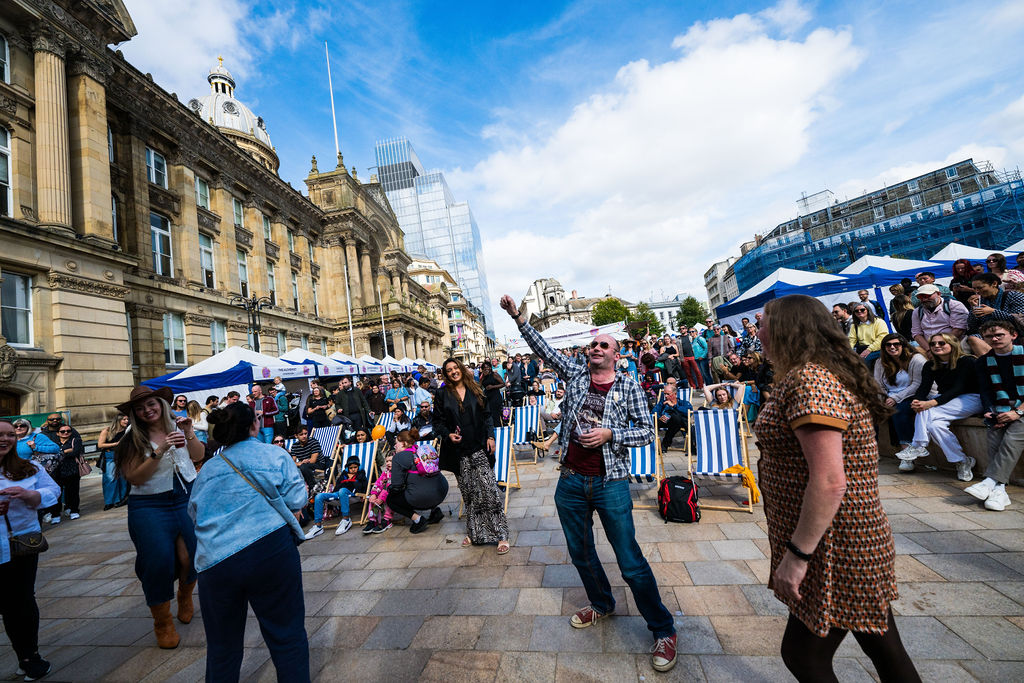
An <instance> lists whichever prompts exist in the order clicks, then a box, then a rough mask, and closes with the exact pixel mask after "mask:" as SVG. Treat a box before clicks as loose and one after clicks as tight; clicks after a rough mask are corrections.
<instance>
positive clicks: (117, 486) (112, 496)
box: [100, 453, 128, 505]
mask: <svg viewBox="0 0 1024 683" xmlns="http://www.w3.org/2000/svg"><path fill="white" fill-rule="evenodd" d="M100 459H101V460H102V461H103V467H102V468H101V469H102V470H103V504H104V505H116V504H117V503H120V502H121V501H122V500H124V497H125V496H127V495H128V480H127V479H125V478H124V477H119V476H115V471H114V470H115V468H114V456H113V454H112V453H104V454H103V455H101V456H100Z"/></svg>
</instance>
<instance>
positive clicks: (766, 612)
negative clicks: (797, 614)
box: [740, 583, 789, 616]
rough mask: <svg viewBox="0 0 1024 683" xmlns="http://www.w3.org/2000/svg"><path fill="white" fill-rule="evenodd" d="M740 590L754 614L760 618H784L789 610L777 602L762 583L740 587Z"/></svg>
mask: <svg viewBox="0 0 1024 683" xmlns="http://www.w3.org/2000/svg"><path fill="white" fill-rule="evenodd" d="M740 590H742V591H743V594H744V595H745V596H747V600H748V601H749V602H750V605H751V606H752V607H753V608H754V612H755V613H757V614H758V615H760V616H785V615H787V614H789V608H788V607H786V606H785V605H784V604H782V603H781V602H779V600H778V599H777V598H776V597H775V593H773V592H772V591H770V590H769V589H768V586H766V585H764V584H762V583H756V584H750V585H746V586H740Z"/></svg>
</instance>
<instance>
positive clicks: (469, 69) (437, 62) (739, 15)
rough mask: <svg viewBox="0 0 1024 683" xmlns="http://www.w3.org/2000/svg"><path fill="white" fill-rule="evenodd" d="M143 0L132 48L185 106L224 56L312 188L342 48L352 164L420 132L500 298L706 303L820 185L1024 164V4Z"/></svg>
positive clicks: (343, 133) (292, 174)
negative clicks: (717, 277) (476, 234)
mask: <svg viewBox="0 0 1024 683" xmlns="http://www.w3.org/2000/svg"><path fill="white" fill-rule="evenodd" d="M126 4H127V6H128V9H129V11H130V12H131V14H132V17H133V18H134V20H135V23H136V25H137V27H138V29H139V36H137V37H136V38H134V39H133V40H132V41H130V42H129V43H127V44H125V45H124V46H122V49H123V50H124V52H125V55H126V56H127V57H128V59H129V60H130V61H132V63H134V64H135V65H136V66H137V67H139V68H140V69H142V70H143V71H149V72H152V73H153V75H154V78H155V79H156V81H157V82H158V83H160V84H161V85H163V86H164V87H165V88H167V89H168V90H171V91H174V92H177V93H178V95H179V98H180V99H182V101H187V100H188V99H189V98H191V97H194V96H197V95H201V94H204V93H205V92H207V89H208V85H207V84H206V80H205V77H206V74H207V73H208V71H209V69H210V67H211V66H212V65H213V64H215V63H216V57H217V55H220V54H222V55H223V56H224V58H225V66H226V67H227V68H228V69H230V70H231V71H232V73H233V74H234V76H235V80H236V81H237V83H238V87H237V90H236V95H237V97H238V98H239V99H241V100H242V101H244V102H246V103H247V104H249V105H250V106H251V108H252V109H253V110H254V111H255V112H256V113H257V114H259V115H261V116H263V117H264V119H265V120H266V121H267V129H268V131H269V132H270V135H271V138H272V139H273V141H274V144H275V145H276V147H277V151H278V154H279V156H280V157H281V161H282V164H281V175H282V177H283V178H285V179H286V180H289V181H290V182H291V183H292V184H293V185H294V186H295V187H297V188H303V189H304V185H303V183H302V179H303V178H304V177H305V175H306V173H307V172H308V170H309V159H310V156H311V155H312V154H316V155H317V157H318V158H319V159H331V158H332V157H333V153H334V150H333V137H332V132H331V120H330V102H329V99H328V87H327V78H326V66H325V64H324V56H323V43H324V41H325V40H326V41H327V42H328V44H329V46H330V49H331V61H332V68H333V76H334V91H335V100H336V106H337V110H338V131H339V137H340V141H341V146H342V152H343V153H344V155H345V160H346V163H347V164H349V165H350V166H355V167H356V168H358V170H359V173H360V176H361V177H364V178H365V177H368V176H369V173H370V167H371V166H373V164H374V157H373V146H374V142H375V141H376V140H377V139H380V138H384V137H390V136H398V135H405V136H407V137H409V138H410V139H411V140H412V142H413V144H414V146H415V147H416V149H417V152H418V153H419V155H420V157H421V159H422V160H423V162H424V164H425V165H426V166H428V167H436V168H441V169H443V170H444V171H445V172H446V174H447V177H448V181H449V185H451V188H452V191H453V193H454V194H455V196H456V197H457V198H458V199H465V200H468V201H470V203H471V204H472V206H473V210H474V213H475V215H476V218H477V222H478V223H479V225H480V228H481V233H482V236H483V240H484V258H485V261H486V267H487V271H488V276H489V279H490V288H491V294H492V297H493V298H494V299H495V300H496V299H497V297H498V296H500V295H501V294H502V293H505V292H507V293H510V294H512V295H513V296H514V297H515V298H517V299H518V298H520V297H522V296H523V294H524V293H525V291H526V287H527V286H528V285H529V283H530V282H531V281H532V280H534V279H536V278H539V277H556V278H558V279H559V280H560V281H561V282H562V284H563V285H564V286H565V287H566V288H567V289H577V290H578V291H579V292H580V293H581V294H583V295H599V294H603V293H605V292H607V291H609V289H610V290H611V291H612V292H613V293H615V294H616V295H618V296H621V297H624V298H626V299H628V300H632V301H636V300H639V299H648V298H650V297H651V295H652V293H653V295H654V296H655V297H656V298H658V297H660V295H661V293H662V292H664V293H665V294H666V295H667V296H672V295H674V294H676V293H678V292H681V291H688V292H693V293H694V294H696V295H698V296H699V297H701V298H704V292H703V285H702V283H703V273H704V271H705V270H706V268H707V267H708V266H709V265H710V264H711V263H712V262H713V261H715V260H719V259H721V258H724V257H725V256H727V255H729V254H733V253H738V251H737V250H738V245H739V244H740V243H741V242H743V241H745V240H749V239H751V237H752V235H753V234H754V233H755V232H765V231H767V230H770V229H771V228H772V227H774V226H775V225H776V224H777V223H779V222H781V221H783V220H787V219H789V218H792V217H794V216H795V215H796V205H795V200H796V199H797V198H798V197H799V196H800V193H801V192H807V193H808V194H810V193H813V192H817V191H819V190H822V189H826V188H828V189H831V190H832V191H834V192H835V193H836V194H837V195H838V196H839V197H840V198H842V197H845V196H854V195H856V194H859V193H860V192H861V191H862V190H865V189H867V190H873V189H877V188H879V187H881V186H882V185H883V183H885V182H896V181H898V180H900V179H902V178H906V177H909V176H912V175H915V174H917V173H919V172H922V171H924V170H927V169H929V168H933V167H937V166H940V165H942V164H944V163H946V162H950V161H955V160H959V159H962V158H965V157H968V156H973V157H974V158H975V159H976V160H990V161H992V162H993V163H994V164H995V166H996V167H997V168H1003V167H1008V168H1012V167H1016V166H1017V165H1018V164H1019V163H1021V160H1022V158H1024V97H1022V95H1024V92H1022V88H1021V85H1022V84H1021V79H1020V76H1019V74H1020V73H1022V66H1024V54H1022V53H1021V51H1020V49H1019V45H1020V44H1021V40H1022V38H1024V3H1022V2H1020V1H1019V0H1018V1H1015V2H1006V1H1000V0H996V1H995V2H991V3H986V4H970V5H967V4H964V3H955V2H944V1H941V0H939V1H935V2H928V3H925V2H903V3H893V2H873V1H870V0H869V1H866V2H865V1H858V2H835V3H826V2H818V3H799V2H796V1H795V0H782V2H780V3H778V4H771V3H749V2H682V1H677V2H659V1H657V0H652V1H650V2H644V3H622V2H586V1H583V2H516V3H480V2H478V3H468V2H466V3H428V2H409V3H399V2H373V3H369V2H367V3H362V2H347V3H316V2H292V3H289V2H273V3H270V2H247V1H246V0H220V1H219V2H217V3H210V2H206V1H205V0H179V1H177V2H174V3H153V2H149V1H148V0H128V1H127V3H126ZM965 8H966V10H965ZM492 308H493V309H494V312H495V313H498V314H499V315H497V316H496V318H495V319H496V320H497V321H498V322H499V326H498V333H499V335H504V334H509V333H511V327H510V326H509V325H507V324H505V321H504V320H503V315H502V314H500V311H499V310H498V309H497V306H496V305H495V306H493V307H492Z"/></svg>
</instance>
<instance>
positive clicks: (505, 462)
mask: <svg viewBox="0 0 1024 683" xmlns="http://www.w3.org/2000/svg"><path fill="white" fill-rule="evenodd" d="M509 465H511V466H512V469H514V470H515V474H516V483H514V484H513V483H511V482H510V481H509V478H508V475H509ZM494 480H495V481H496V482H497V483H498V484H504V485H505V512H508V494H509V489H518V488H522V487H521V486H520V484H519V466H518V465H517V464H516V459H515V458H514V457H513V453H512V427H498V428H497V429H495V430H494ZM459 518H460V519H461V518H462V501H461V500H460V501H459Z"/></svg>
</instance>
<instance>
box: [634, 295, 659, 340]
mask: <svg viewBox="0 0 1024 683" xmlns="http://www.w3.org/2000/svg"><path fill="white" fill-rule="evenodd" d="M627 322H631V323H637V322H645V323H647V331H648V333H650V334H653V335H655V336H656V337H660V336H661V335H663V334H665V326H664V325H662V324H661V321H659V320H658V316H656V315H655V314H654V311H652V310H651V307H650V306H648V305H647V304H645V303H639V304H637V305H636V313H631V314H629V319H628V320H627ZM634 334H642V332H640V331H638V332H635V333H634Z"/></svg>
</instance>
